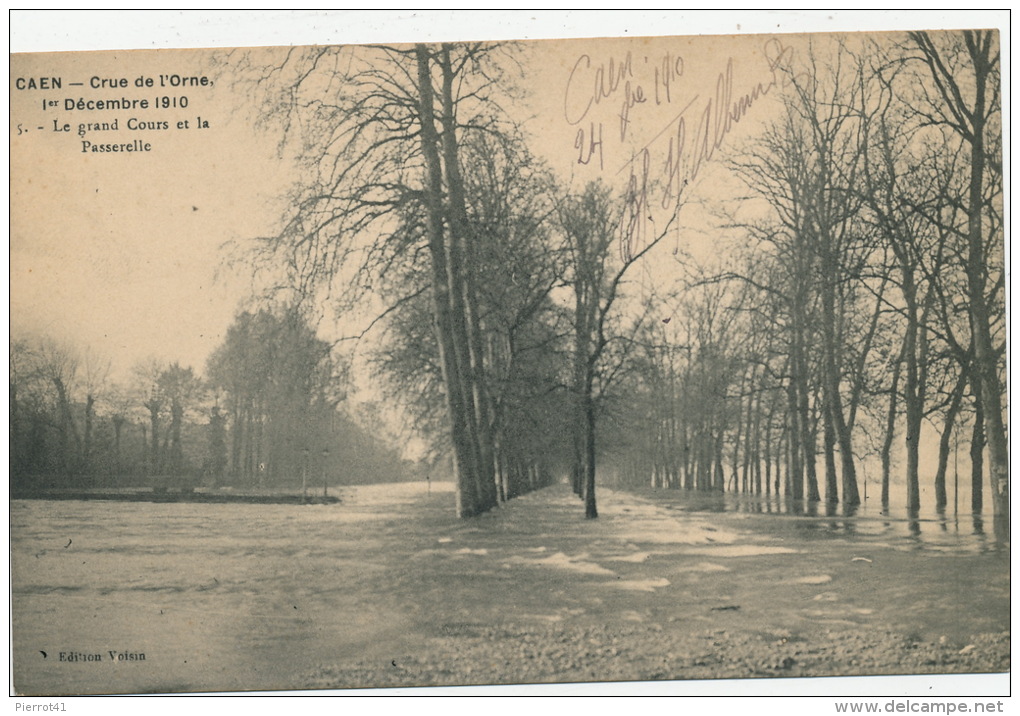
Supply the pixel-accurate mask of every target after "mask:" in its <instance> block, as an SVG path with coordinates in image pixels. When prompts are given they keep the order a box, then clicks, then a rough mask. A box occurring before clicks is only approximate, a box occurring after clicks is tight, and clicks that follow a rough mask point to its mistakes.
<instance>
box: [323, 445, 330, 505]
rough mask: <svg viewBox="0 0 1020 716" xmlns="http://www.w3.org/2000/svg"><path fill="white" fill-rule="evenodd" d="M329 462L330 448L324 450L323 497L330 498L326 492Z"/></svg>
mask: <svg viewBox="0 0 1020 716" xmlns="http://www.w3.org/2000/svg"><path fill="white" fill-rule="evenodd" d="M328 460H329V448H323V449H322V496H323V497H329V493H328V492H327V491H326V475H327V472H326V463H327V461H328Z"/></svg>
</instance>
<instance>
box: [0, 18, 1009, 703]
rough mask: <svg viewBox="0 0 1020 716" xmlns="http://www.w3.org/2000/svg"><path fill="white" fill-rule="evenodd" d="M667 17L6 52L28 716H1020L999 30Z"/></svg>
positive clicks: (12, 357) (22, 678)
mask: <svg viewBox="0 0 1020 716" xmlns="http://www.w3.org/2000/svg"><path fill="white" fill-rule="evenodd" d="M297 14H298V15H299V16H300V13H297ZM293 15H294V13H281V14H278V15H276V16H274V15H272V14H266V15H265V16H264V17H262V18H260V19H259V21H260V22H262V23H264V24H271V23H272V22H273V18H274V17H279V18H282V19H284V20H285V19H288V16H293ZM313 15H314V14H313ZM660 15H661V21H660V22H659V24H656V25H655V26H654V29H649V28H648V26H647V25H634V26H633V27H634V28H635V29H641V30H642V32H632V31H631V26H630V25H627V24H626V23H627V21H628V20H627V18H628V17H630V16H629V15H628V14H627V13H622V14H621V15H619V16H618V17H619V19H620V22H621V23H622V24H621V25H620V27H619V28H618V31H617V32H613V33H609V32H607V33H605V34H606V36H601V37H597V39H592V38H584V37H566V36H564V37H560V38H557V39H518V38H517V37H513V36H511V37H504V36H502V35H499V34H492V33H487V32H483V31H481V30H480V31H479V32H478V34H472V33H471V32H470V31H466V30H465V29H464V28H463V27H461V28H460V29H459V30H458V31H457V32H450V33H448V34H445V35H444V34H443V28H442V26H440V27H438V28H433V29H431V31H430V32H422V33H421V34H420V35H414V34H410V35H408V33H407V32H396V30H394V33H393V41H392V42H391V41H388V40H387V39H386V37H385V36H384V34H383V35H382V36H381V35H380V33H379V32H375V33H366V34H365V35H363V36H358V37H356V38H353V39H350V38H347V37H343V39H336V37H341V36H339V35H338V36H334V35H329V34H327V36H326V37H325V38H324V39H323V40H320V41H309V42H294V41H293V40H288V41H278V42H265V43H251V42H243V41H237V42H235V43H233V44H230V43H227V44H224V43H223V42H221V41H217V42H210V43H209V44H208V45H207V46H202V45H201V44H200V43H201V40H196V41H193V42H185V43H182V44H181V46H179V47H166V46H159V47H158V48H156V49H145V48H146V47H147V45H146V44H144V43H136V44H129V45H126V46H124V47H116V46H114V47H111V48H109V49H104V50H101V51H81V52H77V51H54V52H49V51H47V52H25V51H20V50H18V48H17V47H14V49H15V50H16V51H15V52H13V53H12V54H11V56H10V80H9V82H10V84H9V87H10V100H9V101H10V132H9V134H10V247H9V248H10V353H9V365H10V395H9V408H10V409H9V443H8V444H9V456H10V470H9V476H10V481H9V486H10V536H11V541H10V579H11V583H10V594H11V610H10V614H11V643H12V659H13V665H12V672H11V673H12V686H11V688H12V693H13V694H17V695H21V696H47V697H50V696H53V697H61V696H74V695H84V694H183V693H224V692H226V693H246V692H298V691H299V692H308V691H315V692H318V691H319V690H325V691H326V692H329V693H335V692H338V693H344V692H346V691H347V690H361V689H374V690H375V689H387V688H395V687H404V688H414V687H458V686H490V687H492V686H505V687H511V686H520V687H522V688H524V687H537V686H538V685H548V684H553V685H557V684H558V685H563V684H577V683H584V684H589V685H596V686H597V685H600V684H624V685H626V684H634V685H639V684H644V685H645V688H647V689H651V690H653V691H654V690H655V689H658V691H655V692H656V693H675V694H684V693H687V694H690V693H699V694H722V695H732V694H733V693H799V691H798V689H801V688H803V684H805V683H809V682H805V681H804V679H806V678H808V677H855V678H854V679H848V680H843V681H841V682H839V683H840V684H841V686H840V687H839V688H840V689H850V690H851V692H853V689H854V688H858V687H855V686H854V685H855V684H863V686H859V689H860V690H859V691H857V692H856V693H861V692H862V691H863V692H864V693H870V694H874V693H890V694H892V692H890V691H887V690H885V689H886V688H887V687H888V684H889V683H890V682H888V681H884V682H883V681H880V680H877V679H875V678H874V677H880V676H897V677H902V679H903V680H901V681H897V682H895V683H896V684H897V686H896V687H895V689H896V691H895V694H892V695H898V696H903V695H909V694H914V693H916V694H917V695H919V696H921V695H923V696H930V695H945V694H947V693H952V694H960V693H965V694H967V695H968V696H967V698H968V699H970V700H969V701H967V704H968V708H969V710H970V711H975V710H978V707H979V706H980V709H981V710H983V709H985V708H986V707H987V706H988V704H989V703H991V704H993V705H994V702H995V699H993V698H991V697H990V696H989V694H992V695H994V694H1000V695H1001V694H1003V693H1006V694H1008V673H1009V671H1010V669H1011V662H1010V653H1011V641H1010V618H1009V608H1010V541H1009V524H1010V521H1009V519H1010V498H1009V473H1008V469H1009V468H1008V465H1009V454H1008V443H1007V435H1008V412H1007V409H1008V406H1007V392H1006V385H1007V383H1006V354H1007V343H1006V333H1007V332H1006V299H1005V296H1006V290H1007V277H1006V263H1005V262H1006V238H1005V237H1006V236H1007V231H1008V228H1007V226H1008V225H1007V216H1006V213H1005V211H1004V208H1005V207H1006V206H1008V204H1007V202H1006V197H1005V196H1004V181H1003V179H1004V176H1006V175H1008V152H1006V153H1004V151H1003V147H1004V132H1006V133H1007V134H1006V137H1005V138H1006V139H1007V140H1008V124H1007V123H1006V122H1004V121H1003V107H1004V106H1005V107H1008V101H1007V102H1004V99H1003V97H1004V92H1005V91H1006V90H1007V89H1008V85H1005V84H1004V82H1003V77H1004V70H1005V71H1007V72H1008V61H1006V62H1004V57H1006V56H1004V55H1003V51H1004V49H1006V48H1008V36H1006V37H1004V36H1003V34H1002V31H1001V30H1000V29H998V26H997V25H996V24H995V23H994V22H992V23H991V24H982V23H975V21H974V20H969V19H968V16H953V17H954V19H955V20H957V21H958V23H957V24H955V25H946V24H935V25H933V24H928V23H927V20H928V18H927V16H925V15H918V16H916V17H915V18H911V17H910V16H909V14H907V16H905V17H898V18H896V19H895V24H894V23H893V20H892V18H887V19H889V24H888V25H887V26H883V27H881V28H875V27H873V26H871V27H866V28H860V27H855V26H853V25H852V24H850V25H848V24H847V23H845V22H844V23H843V24H840V23H835V24H834V25H824V28H828V29H830V30H832V31H826V32H821V31H802V30H798V29H797V26H796V24H795V23H788V22H787V20H788V19H789V18H787V17H786V16H783V15H777V16H766V19H768V20H771V19H775V20H776V23H775V25H776V26H775V28H772V27H771V25H770V24H762V22H761V17H759V18H758V20H759V22H758V24H751V25H746V24H745V25H744V26H741V24H740V22H739V18H738V17H737V16H736V15H733V14H729V15H726V14H723V15H718V16H711V15H709V16H706V15H700V16H697V14H695V17H693V19H694V20H698V21H702V22H704V21H705V20H706V17H709V18H714V19H716V20H717V24H716V25H714V26H710V28H712V29H714V31H713V32H705V31H703V30H701V29H699V30H692V29H691V27H692V25H691V24H689V23H687V22H686V20H685V17H686V16H685V15H684V14H682V13H674V14H670V13H660ZM80 17H81V18H82V20H83V21H87V20H88V18H89V16H88V14H84V15H81V16H80ZM229 17H230V16H229V15H227V16H226V18H227V20H228V21H229ZM385 17H386V15H385V13H383V14H381V15H380V18H382V19H385ZM509 17H516V16H513V15H511V16H509ZM568 17H569V16H568ZM882 17H885V16H882ZM393 18H394V19H395V20H396V19H407V18H405V17H403V16H401V15H400V13H394V14H393ZM200 19H201V18H200V17H199V18H195V20H196V22H199V21H200ZM290 19H293V18H292V17H291V18H290ZM309 19H310V20H315V21H316V22H320V23H323V24H328V23H341V22H342V21H343V20H344V15H343V13H339V14H336V13H320V14H318V15H315V16H314V17H311V16H309ZM518 19H519V18H518ZM546 19H547V20H551V19H552V18H551V17H548V16H547V17H546ZM687 19H691V18H687ZM816 19H817V17H816ZM978 19H979V20H981V19H985V20H992V21H994V20H995V17H992V18H981V17H979V18H978ZM17 20H18V16H17V15H15V16H14V20H13V21H12V23H13V24H12V28H13V27H14V25H15V24H16V22H17ZM185 20H186V18H185ZM432 20H433V22H435V21H437V18H436V17H433V18H432ZM438 20H439V21H441V20H442V17H439V18H438ZM911 20H916V22H911ZM219 21H220V22H222V21H223V16H222V14H221V17H220V18H219ZM380 21H381V20H380ZM905 23H906V24H905ZM556 27H558V26H557V25H555V24H553V25H547V26H546V27H545V30H546V32H554V31H555V29H556ZM699 27H700V26H699ZM567 34H570V33H564V35H567ZM610 34H612V35H616V36H608V35H610ZM522 37H534V35H522ZM196 44H197V45H198V46H195V45H196ZM1004 65H1005V66H1004ZM1005 146H1008V144H1005ZM1004 154H1005V156H1004ZM975 675H985V676H984V677H976V676H975ZM989 675H992V676H989ZM980 678H984V679H985V680H980ZM945 679H956V680H952V681H948V682H947V681H945ZM967 679H970V681H968V680H967ZM974 679H978V680H977V681H974ZM815 683H817V682H815ZM946 684H950V685H949V686H947V685H946ZM664 686H665V687H668V690H667V691H663V687H664ZM935 687H938V688H937V690H936V691H932V690H931V689H933V688H935ZM832 688H833V689H836V688H837V687H836V686H833V687H832ZM888 688H893V687H888ZM741 690H743V691H741ZM822 693H823V694H824V693H826V692H824V691H823V692H822ZM841 693H845V692H841ZM971 696H973V697H974V698H971ZM986 697H987V698H986ZM890 698H892V696H889V697H883V698H882V699H877V698H876V699H875V700H874V703H875V704H878V707H877V708H879V710H892V711H897V710H909V708H910V706H909V704H908V705H906V706H904V708H903V709H901V708H899V706H903V705H904V704H906V703H907V702H905V701H903V702H902V703H898V702H894V701H890ZM975 699H976V700H975ZM964 700H967V699H964ZM971 701H973V702H974V703H971ZM926 703H927V702H926ZM999 703H1000V704H1001V702H999ZM889 704H891V705H892V708H891V709H889V708H886V707H887V706H888V705H889ZM836 705H837V708H838V707H839V703H837V704H836ZM917 705H918V704H917V703H915V704H914V706H917ZM914 710H916V709H914ZM992 710H994V709H992Z"/></svg>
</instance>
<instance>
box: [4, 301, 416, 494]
mask: <svg viewBox="0 0 1020 716" xmlns="http://www.w3.org/2000/svg"><path fill="white" fill-rule="evenodd" d="M10 361H11V371H10V402H9V405H10V420H11V422H10V465H11V475H12V485H13V487H14V489H15V491H16V492H31V491H33V490H39V489H49V488H76V489H83V488H98V487H131V486H136V487H153V488H155V489H158V490H164V489H193V488H195V487H198V486H206V487H215V486H223V485H234V486H237V487H243V488H260V487H288V488H293V487H295V486H297V485H300V484H301V483H302V481H303V480H311V481H312V483H313V484H321V482H322V479H323V478H326V479H328V480H331V481H333V484H338V483H339V484H345V483H346V484H351V483H363V482H376V481H383V482H385V481H394V480H400V479H408V475H407V472H408V470H407V465H406V464H405V463H404V461H403V460H402V459H401V457H400V455H399V454H398V452H397V451H396V450H395V449H394V448H393V447H390V441H389V440H388V439H387V438H386V437H385V436H383V435H381V434H380V433H381V429H382V428H381V425H380V424H379V421H378V420H376V419H367V420H366V419H364V417H363V416H354V417H352V416H351V415H349V414H348V413H347V412H346V410H345V408H346V406H345V405H344V404H343V398H344V392H343V391H344V388H345V385H346V382H345V375H344V373H343V370H342V366H343V363H342V362H341V361H339V360H338V359H337V358H336V356H335V351H334V350H333V348H332V346H331V345H330V344H327V343H325V342H324V341H322V340H320V339H318V338H317V337H316V336H315V333H314V331H313V330H312V329H311V327H310V326H309V325H308V323H307V321H306V320H305V319H304V318H303V317H301V316H300V315H298V314H296V313H294V312H293V311H276V312H274V311H268V310H262V311H259V312H256V313H242V314H240V315H238V316H237V318H236V319H235V322H234V324H233V325H232V326H231V327H230V329H229V330H228V332H227V336H226V339H225V341H224V343H223V345H222V346H220V348H219V349H217V350H216V351H215V352H214V354H213V355H212V356H211V357H210V359H209V365H208V368H207V374H208V377H207V378H205V379H203V378H201V377H200V376H199V375H198V374H197V373H196V372H195V371H194V370H193V369H192V368H190V367H184V366H181V365H180V364H179V363H177V362H172V363H163V362H159V361H147V362H144V363H142V364H139V365H137V366H136V367H135V369H134V371H133V375H132V376H131V377H130V378H129V379H127V380H124V381H121V382H115V381H113V380H111V379H110V377H109V361H104V360H101V359H99V358H97V357H96V356H95V355H94V354H92V353H90V352H88V351H83V350H78V349H75V348H73V347H71V346H68V345H62V344H59V343H57V342H55V341H53V340H50V339H16V340H13V341H12V342H11V351H10Z"/></svg>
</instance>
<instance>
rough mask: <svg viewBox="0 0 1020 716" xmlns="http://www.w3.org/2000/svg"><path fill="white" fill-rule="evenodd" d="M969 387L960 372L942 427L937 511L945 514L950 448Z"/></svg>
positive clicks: (936, 499) (937, 471)
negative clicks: (964, 396)
mask: <svg viewBox="0 0 1020 716" xmlns="http://www.w3.org/2000/svg"><path fill="white" fill-rule="evenodd" d="M966 387H967V374H966V372H965V371H960V376H959V378H957V379H956V385H955V386H954V388H953V394H952V397H951V398H950V401H949V408H948V409H947V410H946V420H945V423H944V424H943V426H942V435H941V437H940V438H939V466H938V470H936V472H935V509H936V510H938V511H939V512H943V511H944V510H945V509H946V505H947V504H948V502H949V500H948V499H947V497H946V470H947V469H948V467H949V448H950V444H949V443H950V441H951V439H952V435H953V424H954V423H955V422H956V416H957V414H958V413H959V412H960V404H961V403H962V402H963V391H964V388H966Z"/></svg>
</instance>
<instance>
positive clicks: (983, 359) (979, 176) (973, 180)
mask: <svg viewBox="0 0 1020 716" xmlns="http://www.w3.org/2000/svg"><path fill="white" fill-rule="evenodd" d="M992 36H993V33H975V35H968V36H967V37H968V43H967V44H968V49H969V50H970V54H971V58H972V61H973V63H974V74H975V85H976V92H975V96H974V111H973V114H971V116H970V117H971V121H972V134H971V152H970V184H969V196H968V212H967V213H968V215H967V247H968V252H967V288H968V298H969V299H970V311H971V328H972V331H973V337H974V370H975V372H976V373H977V376H978V380H977V383H978V385H979V386H980V393H981V403H982V408H983V411H984V418H985V435H986V438H987V440H988V457H989V473H990V478H991V487H992V509H993V510H994V514H995V523H996V533H997V534H1004V533H1008V529H1009V446H1008V443H1007V440H1006V427H1005V423H1004V422H1003V419H1002V385H1001V384H1000V383H999V376H998V365H997V363H998V361H997V356H996V352H995V349H994V348H993V345H992V334H991V318H990V311H989V309H988V303H987V301H986V299H985V290H986V284H985V267H986V264H987V256H986V255H985V234H984V229H983V222H984V214H985V212H984V207H985V204H984V178H985V170H986V162H987V157H986V155H985V131H986V116H985V113H986V110H985V104H986V101H987V99H986V93H987V87H988V83H989V79H990V76H991V74H992V66H993V62H992V60H991V57H990V54H991V45H992Z"/></svg>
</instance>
